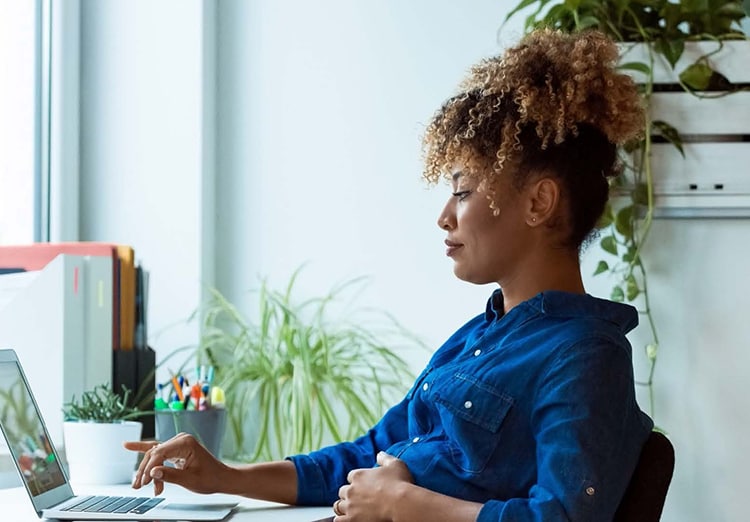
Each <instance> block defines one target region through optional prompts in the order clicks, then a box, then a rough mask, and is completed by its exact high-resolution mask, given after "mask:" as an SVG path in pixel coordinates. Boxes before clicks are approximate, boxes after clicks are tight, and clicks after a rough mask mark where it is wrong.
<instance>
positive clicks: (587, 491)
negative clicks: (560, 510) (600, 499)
mask: <svg viewBox="0 0 750 522" xmlns="http://www.w3.org/2000/svg"><path fill="white" fill-rule="evenodd" d="M594 493H596V490H595V489H594V488H592V487H591V486H589V487H587V488H586V494H587V495H588V496H590V497H592V496H594Z"/></svg>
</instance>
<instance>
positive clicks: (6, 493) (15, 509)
mask: <svg viewBox="0 0 750 522" xmlns="http://www.w3.org/2000/svg"><path fill="white" fill-rule="evenodd" d="M73 489H74V491H75V492H76V494H78V495H87V494H104V495H131V496H132V495H142V494H143V493H144V492H145V491H144V490H142V491H140V492H136V491H135V490H133V489H131V488H130V486H129V485H127V484H123V485H117V486H87V487H83V486H79V487H76V486H75V484H74V485H73ZM164 496H165V497H166V498H168V499H170V500H181V499H187V498H191V499H193V500H195V499H196V498H198V499H200V498H204V499H210V500H211V501H216V500H224V499H228V500H231V501H232V502H239V503H240V505H239V506H238V507H237V509H236V510H235V512H234V513H233V514H231V515H230V516H229V517H228V518H226V519H224V520H225V522H312V521H314V520H319V519H323V518H326V517H330V516H333V510H332V509H331V508H330V507H312V508H311V507H291V506H285V505H282V504H275V503H273V502H262V501H259V500H250V499H245V498H242V497H234V496H230V495H209V496H203V495H193V494H192V493H190V492H188V491H185V490H184V489H182V488H180V487H178V486H172V485H167V488H165V493H164ZM0 506H2V520H12V521H13V522H39V518H38V517H37V515H36V512H35V511H34V508H33V507H32V506H31V500H29V496H28V495H27V494H26V491H25V490H24V489H23V488H22V487H15V488H8V489H0Z"/></svg>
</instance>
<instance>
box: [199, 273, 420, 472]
mask: <svg viewBox="0 0 750 522" xmlns="http://www.w3.org/2000/svg"><path fill="white" fill-rule="evenodd" d="M298 273H299V270H297V271H295V273H294V274H293V276H292V277H291V279H290V281H289V283H288V285H287V286H286V288H285V289H284V290H283V291H279V290H275V289H272V288H270V287H269V285H268V284H267V282H266V281H263V282H262V284H261V286H260V289H259V290H258V291H257V313H256V315H255V317H254V318H252V319H251V318H249V317H248V316H246V315H244V314H243V313H242V312H241V311H240V310H239V309H238V308H237V307H236V306H234V305H233V304H232V303H230V302H229V301H228V300H227V299H226V298H225V297H224V296H223V295H222V294H221V293H219V292H218V291H216V290H214V291H213V292H212V297H211V299H210V301H209V302H208V303H207V304H206V306H205V307H204V309H203V310H202V311H201V317H202V320H203V327H202V338H201V343H200V346H199V348H198V353H197V357H198V360H199V362H200V363H203V364H207V365H211V366H213V367H214V368H215V372H216V376H215V379H216V383H217V384H218V385H219V386H221V388H222V389H223V390H224V391H225V400H226V408H227V411H228V415H229V428H230V429H229V434H228V436H229V437H231V440H229V441H226V442H227V444H225V446H226V449H225V454H226V455H228V456H231V457H233V458H235V459H238V460H248V461H254V460H258V459H264V460H265V459H274V458H280V457H283V456H286V455H290V454H294V453H300V452H307V451H310V450H313V449H316V448H318V447H320V446H321V445H322V444H324V443H331V442H338V441H342V440H347V439H351V438H353V437H355V436H358V435H360V434H363V433H364V432H365V430H366V429H367V428H369V427H370V426H372V425H373V424H374V423H375V422H376V421H377V419H378V418H379V417H380V416H381V415H382V414H383V413H384V412H385V410H386V409H387V408H388V407H389V406H391V405H392V404H394V403H395V402H396V401H397V400H399V399H401V398H402V397H403V393H405V392H406V390H407V388H408V386H409V385H410V383H411V382H412V380H413V375H412V374H411V372H410V371H409V370H408V367H407V364H406V363H405V362H404V360H403V359H402V358H401V357H400V356H399V355H398V354H397V352H396V350H397V349H398V348H399V346H401V347H404V346H405V345H409V346H415V345H417V346H422V345H421V343H420V342H419V341H418V340H417V339H415V338H414V336H412V335H410V334H409V333H408V332H406V331H405V330H404V329H403V328H401V327H400V326H399V325H398V324H397V323H396V322H395V321H394V320H393V319H392V318H390V317H389V316H387V314H384V313H381V312H377V311H373V310H363V309H359V308H357V307H354V306H352V305H351V304H350V303H349V304H347V303H342V302H341V299H342V298H343V297H344V294H345V292H347V291H348V290H355V289H356V288H358V283H360V282H361V281H362V280H361V279H357V280H352V281H348V282H346V283H344V284H343V285H339V286H337V287H335V288H334V289H333V290H332V291H331V292H330V293H328V294H327V295H324V296H322V297H313V298H310V299H306V300H302V301H298V300H296V299H295V298H294V296H293V289H294V284H295V281H296V278H297V276H298ZM336 306H338V310H339V312H340V313H339V314H336V313H335V312H334V308H335V307H336Z"/></svg>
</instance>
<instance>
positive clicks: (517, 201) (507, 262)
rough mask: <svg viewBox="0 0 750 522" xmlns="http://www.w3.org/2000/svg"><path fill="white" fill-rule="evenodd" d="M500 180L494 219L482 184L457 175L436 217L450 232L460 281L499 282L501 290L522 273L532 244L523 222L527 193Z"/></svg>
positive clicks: (451, 254)
mask: <svg viewBox="0 0 750 522" xmlns="http://www.w3.org/2000/svg"><path fill="white" fill-rule="evenodd" d="M507 177H508V176H502V179H500V180H499V181H497V182H496V183H495V185H494V188H495V201H496V203H495V206H496V207H497V209H498V211H499V212H498V214H497V215H493V210H492V209H491V208H490V201H489V199H487V195H486V193H485V192H480V191H478V190H477V189H478V185H479V182H478V181H476V180H474V179H472V178H468V177H466V176H462V175H461V172H460V171H456V172H455V173H454V174H453V181H452V186H453V193H452V195H451V196H450V198H449V199H448V202H447V203H446V204H445V207H444V208H443V211H442V212H441V213H440V217H439V218H438V226H439V227H440V228H442V229H443V230H445V231H446V232H447V237H446V239H445V244H446V246H447V249H446V255H447V256H448V257H450V258H451V259H453V262H454V265H453V272H454V273H455V274H456V277H458V278H459V279H462V280H464V281H468V282H470V283H476V284H485V283H492V282H496V283H498V284H500V285H501V286H504V285H505V284H507V283H510V282H511V281H513V280H514V279H515V278H516V277H517V276H518V275H519V274H520V271H521V270H522V269H523V263H522V260H523V256H524V254H525V253H527V250H528V248H529V246H530V244H529V241H530V240H531V238H530V234H529V233H528V227H527V226H526V222H525V212H524V208H523V205H524V201H525V200H524V198H523V197H522V193H523V192H519V191H518V190H517V189H516V188H514V187H513V186H512V184H511V182H510V180H508V179H505V178H507Z"/></svg>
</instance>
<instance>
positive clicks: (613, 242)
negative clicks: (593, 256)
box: [599, 236, 617, 256]
mask: <svg viewBox="0 0 750 522" xmlns="http://www.w3.org/2000/svg"><path fill="white" fill-rule="evenodd" d="M599 245H600V246H601V247H602V250H604V251H605V252H609V253H610V254H612V255H613V256H616V255H617V239H616V238H615V236H607V237H605V238H604V239H602V241H601V243H600V244H599Z"/></svg>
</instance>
